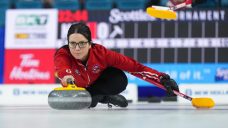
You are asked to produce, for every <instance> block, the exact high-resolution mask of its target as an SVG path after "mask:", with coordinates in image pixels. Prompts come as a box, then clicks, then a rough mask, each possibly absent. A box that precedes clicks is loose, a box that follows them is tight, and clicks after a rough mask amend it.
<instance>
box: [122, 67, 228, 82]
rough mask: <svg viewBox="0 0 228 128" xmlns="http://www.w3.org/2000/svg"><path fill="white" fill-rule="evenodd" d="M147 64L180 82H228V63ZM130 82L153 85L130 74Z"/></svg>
mask: <svg viewBox="0 0 228 128" xmlns="http://www.w3.org/2000/svg"><path fill="white" fill-rule="evenodd" d="M146 66H148V67H150V68H153V69H156V70H158V71H160V72H165V73H167V74H169V75H170V76H171V77H172V78H173V79H175V80H176V82H177V83H178V84H183V83H191V84H193V83H204V84H205V83H207V84H208V83H228V64H146ZM127 76H128V80H129V83H136V84H138V85H139V86H140V85H151V84H150V83H147V82H145V81H143V80H140V79H138V78H136V77H134V76H132V75H130V74H127Z"/></svg>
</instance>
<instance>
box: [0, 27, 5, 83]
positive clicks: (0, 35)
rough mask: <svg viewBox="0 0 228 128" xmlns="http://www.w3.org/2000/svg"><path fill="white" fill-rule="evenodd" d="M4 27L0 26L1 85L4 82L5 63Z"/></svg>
mask: <svg viewBox="0 0 228 128" xmlns="http://www.w3.org/2000/svg"><path fill="white" fill-rule="evenodd" d="M4 31H5V29H4V28H0V85H1V83H2V82H3V65H4Z"/></svg>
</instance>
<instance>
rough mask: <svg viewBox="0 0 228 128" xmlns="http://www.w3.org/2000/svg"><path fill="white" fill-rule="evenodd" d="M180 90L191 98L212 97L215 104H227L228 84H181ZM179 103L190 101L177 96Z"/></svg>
mask: <svg viewBox="0 0 228 128" xmlns="http://www.w3.org/2000/svg"><path fill="white" fill-rule="evenodd" d="M180 91H181V92H182V93H184V94H186V95H188V96H191V97H193V98H200V97H207V98H212V99H213V100H214V101H215V104H228V84H181V86H180ZM178 102H179V103H191V102H189V101H188V100H186V99H184V98H182V97H178Z"/></svg>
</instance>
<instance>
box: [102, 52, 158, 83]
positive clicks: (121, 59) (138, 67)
mask: <svg viewBox="0 0 228 128" xmlns="http://www.w3.org/2000/svg"><path fill="white" fill-rule="evenodd" d="M106 60H107V62H108V65H109V66H113V67H116V68H119V69H121V70H124V71H127V72H129V73H131V74H132V75H134V74H138V75H137V77H139V76H141V77H140V78H141V79H145V78H144V77H146V78H150V79H153V80H156V81H158V82H160V79H159V78H160V76H161V75H162V73H161V72H159V71H157V70H155V69H152V68H149V67H147V66H144V65H142V64H140V63H139V62H137V61H135V60H134V59H132V58H129V57H127V56H124V55H122V54H119V53H117V52H114V51H111V50H108V49H107V51H106Z"/></svg>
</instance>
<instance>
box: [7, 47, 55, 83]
mask: <svg viewBox="0 0 228 128" xmlns="http://www.w3.org/2000/svg"><path fill="white" fill-rule="evenodd" d="M54 53H55V49H43V50H38V49H33V50H28V49H23V50H15V49H7V50H6V51H5V65H4V67H5V68H4V69H5V71H4V83H31V84H32V83H33V84H34V83H54V81H55V79H54V61H53V56H54Z"/></svg>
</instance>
